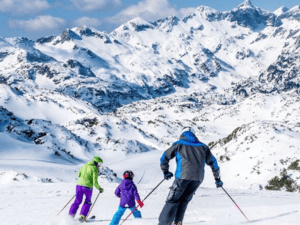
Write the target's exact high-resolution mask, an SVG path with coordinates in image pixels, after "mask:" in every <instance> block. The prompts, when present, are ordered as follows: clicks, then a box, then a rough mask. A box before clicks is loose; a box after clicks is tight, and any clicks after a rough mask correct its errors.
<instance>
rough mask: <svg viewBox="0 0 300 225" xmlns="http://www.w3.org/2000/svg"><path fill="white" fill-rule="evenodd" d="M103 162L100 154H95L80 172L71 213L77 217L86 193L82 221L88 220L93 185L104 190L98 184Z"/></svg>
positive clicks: (81, 214)
mask: <svg viewBox="0 0 300 225" xmlns="http://www.w3.org/2000/svg"><path fill="white" fill-rule="evenodd" d="M101 163H103V160H102V159H101V158H100V157H99V156H95V157H94V158H93V160H92V161H90V162H88V163H87V164H85V165H84V166H83V167H82V168H81V169H80V170H79V172H78V177H79V179H78V181H77V186H76V199H75V202H74V203H73V204H72V206H71V208H70V211H69V215H70V216H72V217H73V218H74V217H75V215H76V212H77V210H78V208H79V205H80V204H81V202H82V199H83V195H85V201H84V204H83V206H82V208H81V212H80V218H79V221H81V222H84V221H86V216H87V214H88V213H89V211H90V207H91V205H92V201H91V199H92V193H93V186H95V188H97V189H98V190H99V191H100V193H102V192H103V191H104V190H103V189H102V188H101V187H100V185H99V184H98V171H99V167H100V164H101Z"/></svg>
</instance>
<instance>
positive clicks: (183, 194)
mask: <svg viewBox="0 0 300 225" xmlns="http://www.w3.org/2000/svg"><path fill="white" fill-rule="evenodd" d="M181 133H182V134H181V136H180V140H179V141H177V142H175V143H174V144H173V145H172V147H170V148H169V149H167V150H166V151H165V152H164V154H163V155H162V157H161V160H160V166H161V169H162V171H163V173H164V177H165V179H167V180H169V179H170V178H171V177H173V174H172V173H171V172H170V171H169V161H170V160H171V159H173V158H174V157H176V163H177V168H176V172H175V180H174V182H173V184H172V186H171V187H170V192H169V195H168V197H167V199H166V203H165V206H164V208H163V209H162V212H161V213H160V216H159V225H171V224H172V222H173V221H174V223H173V225H181V224H182V221H183V217H184V214H185V211H186V208H187V205H188V203H189V202H190V201H191V199H192V197H193V195H194V193H195V192H196V190H197V189H198V187H199V186H200V184H201V183H202V181H203V179H204V167H205V163H206V164H207V165H209V166H210V167H211V169H212V172H213V175H214V177H215V180H216V186H217V188H219V187H222V186H223V182H222V181H221V179H220V168H219V166H218V163H217V160H216V158H215V157H214V156H213V155H212V153H211V151H210V149H209V147H208V146H207V145H205V144H203V143H202V142H200V141H199V140H198V139H197V137H196V136H195V131H194V129H193V128H192V127H184V128H183V129H182V132H181Z"/></svg>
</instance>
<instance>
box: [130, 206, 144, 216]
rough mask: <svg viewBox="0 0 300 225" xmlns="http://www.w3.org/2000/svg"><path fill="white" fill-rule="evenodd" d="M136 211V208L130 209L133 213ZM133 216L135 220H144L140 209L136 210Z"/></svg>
mask: <svg viewBox="0 0 300 225" xmlns="http://www.w3.org/2000/svg"><path fill="white" fill-rule="evenodd" d="M134 209H135V207H132V208H130V210H131V211H133V210H134ZM132 214H133V216H134V218H142V213H141V211H139V210H138V209H136V210H134V212H133V213H132Z"/></svg>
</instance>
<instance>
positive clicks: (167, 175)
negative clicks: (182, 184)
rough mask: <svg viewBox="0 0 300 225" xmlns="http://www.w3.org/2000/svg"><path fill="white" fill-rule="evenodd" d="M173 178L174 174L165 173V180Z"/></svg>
mask: <svg viewBox="0 0 300 225" xmlns="http://www.w3.org/2000/svg"><path fill="white" fill-rule="evenodd" d="M172 177H173V173H171V172H166V173H164V178H165V179H166V180H169V179H171V178H172Z"/></svg>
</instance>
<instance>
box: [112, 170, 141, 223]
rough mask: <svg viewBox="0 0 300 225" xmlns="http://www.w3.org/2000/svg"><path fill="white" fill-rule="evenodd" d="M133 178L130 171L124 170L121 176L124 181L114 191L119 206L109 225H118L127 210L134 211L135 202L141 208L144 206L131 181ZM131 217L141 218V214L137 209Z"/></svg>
mask: <svg viewBox="0 0 300 225" xmlns="http://www.w3.org/2000/svg"><path fill="white" fill-rule="evenodd" d="M133 177H134V174H133V172H132V171H130V170H126V171H125V172H124V174H123V179H124V180H123V181H122V183H121V184H120V185H119V186H118V187H117V189H116V191H115V195H116V196H117V197H119V198H120V206H119V208H118V211H117V212H116V213H115V215H114V217H113V219H112V221H111V223H110V225H118V224H119V222H120V220H121V217H122V216H123V214H124V212H125V211H126V209H127V208H129V209H130V210H131V211H133V210H134V209H135V200H136V201H137V202H138V204H139V206H140V207H141V208H142V207H143V206H144V203H143V202H142V201H141V199H140V196H139V193H138V191H137V188H136V186H135V184H134V183H133V181H132V179H133ZM133 216H134V217H135V218H142V215H141V212H140V211H139V210H137V209H136V210H135V211H134V212H133Z"/></svg>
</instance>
